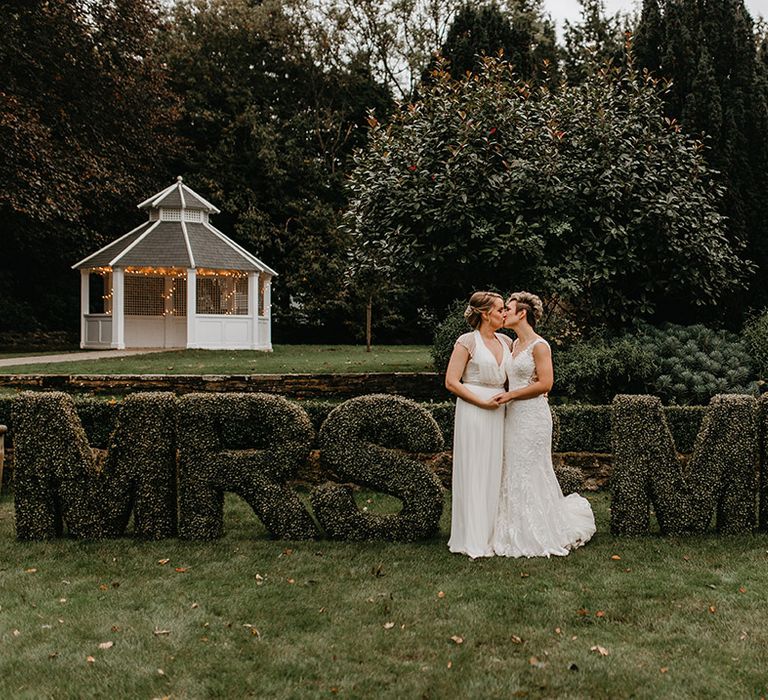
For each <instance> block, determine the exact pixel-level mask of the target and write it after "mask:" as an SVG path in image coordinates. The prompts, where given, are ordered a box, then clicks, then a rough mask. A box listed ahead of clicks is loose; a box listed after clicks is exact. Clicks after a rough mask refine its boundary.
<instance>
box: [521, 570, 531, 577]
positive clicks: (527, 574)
mask: <svg viewBox="0 0 768 700" xmlns="http://www.w3.org/2000/svg"><path fill="white" fill-rule="evenodd" d="M529 576H530V574H529V573H528V572H527V571H521V572H520V578H528V577H529Z"/></svg>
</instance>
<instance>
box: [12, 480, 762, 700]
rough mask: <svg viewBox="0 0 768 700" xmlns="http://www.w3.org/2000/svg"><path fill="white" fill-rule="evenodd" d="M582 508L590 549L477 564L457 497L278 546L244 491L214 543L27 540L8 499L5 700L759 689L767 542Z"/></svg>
mask: <svg viewBox="0 0 768 700" xmlns="http://www.w3.org/2000/svg"><path fill="white" fill-rule="evenodd" d="M590 498H591V500H592V503H593V505H594V506H595V508H596V513H597V518H598V534H597V535H596V536H595V538H594V540H593V541H592V542H591V543H589V544H588V545H587V546H586V547H585V548H584V549H581V550H579V551H577V552H575V553H573V554H571V555H570V556H568V557H566V558H562V559H559V558H557V559H551V560H546V559H541V560H539V559H537V560H523V561H520V560H506V559H491V560H479V561H474V562H473V561H470V560H469V559H467V558H465V557H462V556H458V555H451V554H450V553H449V552H448V550H447V548H446V546H445V545H446V540H447V527H448V512H449V504H448V501H447V499H446V511H445V513H444V517H443V527H442V532H441V534H440V537H439V538H436V539H435V540H433V541H429V542H423V543H419V544H408V545H406V544H384V543H372V544H362V543H335V542H329V541H316V542H293V543H291V542H276V541H271V540H269V539H267V537H266V535H265V533H264V530H263V528H262V527H261V525H260V523H259V522H258V520H256V518H255V517H254V516H253V515H252V513H251V512H250V511H249V510H248V509H247V507H245V506H244V505H243V503H242V502H241V501H239V499H236V498H234V497H232V498H229V499H228V500H227V512H226V521H227V527H228V530H227V533H226V535H225V537H224V538H223V539H222V540H220V541H217V542H213V543H193V542H181V541H177V540H168V541H165V542H152V543H142V542H134V541H132V540H130V539H124V540H116V541H107V542H76V541H68V540H60V541H55V542H44V543H19V542H16V541H15V540H14V539H13V524H12V519H13V514H12V503H11V500H10V498H9V497H8V496H4V497H3V500H2V503H1V504H0V671H1V672H0V697H14V698H18V697H24V698H39V697H56V698H79V697H116V698H123V697H125V698H153V697H164V696H167V697H171V698H212V697H216V698H231V697H238V698H240V697H254V698H267V697H268V698H304V697H313V698H314V697H320V698H322V697H333V696H337V697H348V698H362V697H387V698H422V697H426V698H450V697H457V698H514V697H527V698H628V697H633V698H661V697H664V698H707V697H708V698H721V697H728V698H759V697H761V696H765V695H766V693H768V671H766V669H768V606H766V604H765V591H766V590H768V536H766V535H756V536H752V537H717V536H714V535H712V536H707V537H696V538H690V539H670V538H663V539H662V538H658V537H649V538H644V539H617V538H614V537H612V536H611V535H610V534H609V533H608V530H607V519H608V496H607V495H605V494H600V495H597V496H594V495H593V496H591V497H590ZM368 499H370V501H371V502H370V503H366V502H367V500H368ZM359 500H360V502H361V503H362V504H366V505H367V507H369V508H371V509H379V508H383V509H391V508H392V507H393V502H392V501H390V500H388V499H386V498H385V497H383V496H379V495H375V494H365V493H363V494H361V495H360V499H359ZM618 557H620V558H618ZM165 560H168V561H167V562H166V563H163V562H164V561H165ZM109 643H112V646H111V648H100V646H99V645H103V646H107V645H108V644H109ZM593 648H594V650H593ZM601 650H602V651H601ZM89 657H92V661H89Z"/></svg>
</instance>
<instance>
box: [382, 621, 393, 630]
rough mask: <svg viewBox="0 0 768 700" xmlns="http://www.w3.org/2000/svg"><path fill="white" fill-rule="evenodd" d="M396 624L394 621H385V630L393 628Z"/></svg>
mask: <svg viewBox="0 0 768 700" xmlns="http://www.w3.org/2000/svg"><path fill="white" fill-rule="evenodd" d="M394 626H395V623H394V622H385V623H384V629H385V630H391V629H392V628H393V627H394Z"/></svg>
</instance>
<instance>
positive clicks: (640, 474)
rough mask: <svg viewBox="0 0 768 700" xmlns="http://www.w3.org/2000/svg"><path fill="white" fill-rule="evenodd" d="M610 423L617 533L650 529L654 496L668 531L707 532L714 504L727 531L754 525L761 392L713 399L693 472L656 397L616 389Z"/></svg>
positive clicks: (614, 529)
mask: <svg viewBox="0 0 768 700" xmlns="http://www.w3.org/2000/svg"><path fill="white" fill-rule="evenodd" d="M611 424H612V443H613V455H614V474H613V478H612V481H611V489H612V492H613V495H612V501H611V531H612V532H613V533H614V534H617V535H642V534H646V533H647V532H648V530H649V510H650V506H651V504H653V506H654V508H655V511H656V516H657V518H658V521H659V527H660V528H661V530H662V532H664V533H665V534H673V535H682V534H690V533H701V532H705V531H706V530H707V528H708V526H709V524H710V522H711V521H712V516H713V514H714V512H715V510H716V511H717V528H718V530H720V531H721V532H728V533H736V532H750V531H751V530H752V529H753V528H754V521H755V505H756V504H755V493H756V488H755V487H756V480H755V475H756V466H757V459H758V453H757V411H756V402H755V399H754V398H752V397H750V396H739V395H720V396H715V397H714V398H713V399H712V400H711V401H710V404H709V406H708V407H707V411H706V413H705V415H704V420H703V422H702V426H701V430H700V432H699V435H698V437H697V439H696V444H695V447H694V453H693V456H692V458H691V461H690V463H689V465H688V469H687V471H686V472H684V471H683V469H682V467H681V465H680V462H679V461H678V458H677V453H676V451H675V444H674V441H673V439H672V434H671V432H670V430H669V426H668V425H667V421H666V417H665V414H664V411H663V409H662V405H661V400H660V399H658V398H657V397H654V396H626V395H624V396H622V395H619V396H617V397H616V398H615V399H614V401H613V406H612V416H611Z"/></svg>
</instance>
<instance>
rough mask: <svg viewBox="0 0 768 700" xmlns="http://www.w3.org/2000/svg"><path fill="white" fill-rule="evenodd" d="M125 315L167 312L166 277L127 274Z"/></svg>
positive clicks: (158, 314)
mask: <svg viewBox="0 0 768 700" xmlns="http://www.w3.org/2000/svg"><path fill="white" fill-rule="evenodd" d="M124 289H125V315H126V316H162V315H163V313H164V312H165V299H164V297H163V294H164V293H165V278H164V277H156V276H150V275H147V276H144V275H126V276H125V288H124Z"/></svg>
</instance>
